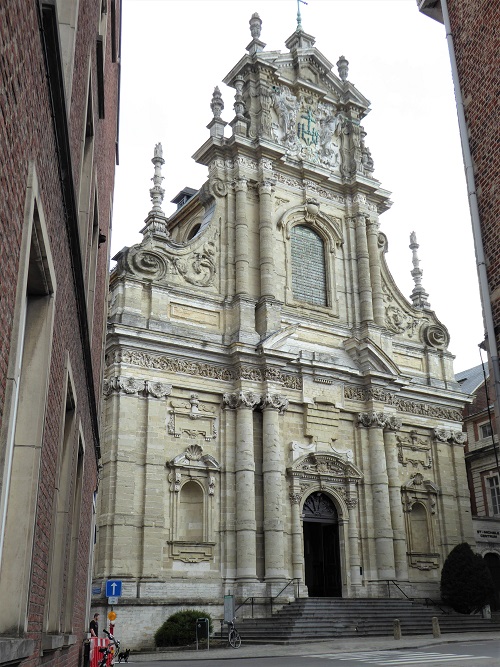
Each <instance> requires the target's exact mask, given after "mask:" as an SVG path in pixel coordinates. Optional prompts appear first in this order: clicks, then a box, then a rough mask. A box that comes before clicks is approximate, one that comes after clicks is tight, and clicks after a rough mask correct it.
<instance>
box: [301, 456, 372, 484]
mask: <svg viewBox="0 0 500 667" xmlns="http://www.w3.org/2000/svg"><path fill="white" fill-rule="evenodd" d="M290 473H291V475H292V477H299V478H301V479H317V478H318V477H323V478H324V479H325V481H327V482H329V483H335V482H336V483H339V484H346V483H351V482H354V483H355V482H358V481H359V480H361V479H362V478H363V473H362V472H361V470H359V468H358V467H357V466H355V465H354V463H352V461H349V459H348V457H347V456H343V455H341V454H329V453H327V452H311V453H310V454H306V455H305V456H303V457H301V458H300V459H298V460H297V461H295V462H294V464H293V465H292V467H291V469H290Z"/></svg>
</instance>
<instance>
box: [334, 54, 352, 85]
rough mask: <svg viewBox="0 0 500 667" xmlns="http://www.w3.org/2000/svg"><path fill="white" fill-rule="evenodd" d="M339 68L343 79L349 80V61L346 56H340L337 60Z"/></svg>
mask: <svg viewBox="0 0 500 667" xmlns="http://www.w3.org/2000/svg"><path fill="white" fill-rule="evenodd" d="M337 69H338V70H339V76H340V78H341V79H342V81H347V77H348V76H349V61H348V60H346V58H345V56H340V58H339V59H338V60H337Z"/></svg>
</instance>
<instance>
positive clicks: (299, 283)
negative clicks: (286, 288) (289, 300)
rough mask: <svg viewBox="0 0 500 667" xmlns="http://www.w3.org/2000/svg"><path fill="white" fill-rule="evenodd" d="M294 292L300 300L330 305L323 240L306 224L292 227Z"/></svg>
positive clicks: (319, 304) (295, 296)
mask: <svg viewBox="0 0 500 667" xmlns="http://www.w3.org/2000/svg"><path fill="white" fill-rule="evenodd" d="M291 257H292V291H293V298H294V299H296V300H297V301H303V302H305V303H310V304H312V305H314V306H327V305H328V297H327V288H326V265H325V247H324V243H323V239H322V238H321V237H320V236H319V234H316V232H315V231H314V230H312V229H311V228H310V227H306V226H305V225H296V226H295V227H293V228H292V230H291Z"/></svg>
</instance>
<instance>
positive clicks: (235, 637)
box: [227, 618, 241, 648]
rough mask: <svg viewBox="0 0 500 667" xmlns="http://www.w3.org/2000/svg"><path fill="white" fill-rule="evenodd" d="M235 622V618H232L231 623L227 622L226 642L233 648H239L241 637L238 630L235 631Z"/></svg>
mask: <svg viewBox="0 0 500 667" xmlns="http://www.w3.org/2000/svg"><path fill="white" fill-rule="evenodd" d="M235 621H236V618H233V620H232V621H228V623H227V641H228V642H229V645H230V646H232V647H233V648H240V646H241V637H240V633H239V632H238V630H236V626H235V624H234V622H235Z"/></svg>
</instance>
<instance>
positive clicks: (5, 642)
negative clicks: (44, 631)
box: [0, 637, 35, 665]
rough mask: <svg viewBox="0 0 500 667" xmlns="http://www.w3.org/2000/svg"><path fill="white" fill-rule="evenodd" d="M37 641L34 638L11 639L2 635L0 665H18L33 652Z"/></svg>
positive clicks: (0, 638)
mask: <svg viewBox="0 0 500 667" xmlns="http://www.w3.org/2000/svg"><path fill="white" fill-rule="evenodd" d="M34 650H35V642H34V641H33V640H32V639H9V638H8V637H0V665H16V664H17V663H19V662H21V660H24V659H25V658H28V657H29V656H30V655H32V654H33V652H34Z"/></svg>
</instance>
